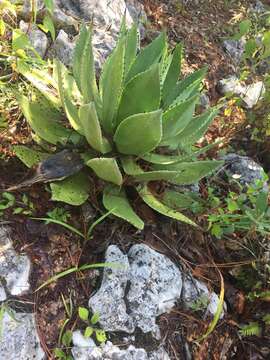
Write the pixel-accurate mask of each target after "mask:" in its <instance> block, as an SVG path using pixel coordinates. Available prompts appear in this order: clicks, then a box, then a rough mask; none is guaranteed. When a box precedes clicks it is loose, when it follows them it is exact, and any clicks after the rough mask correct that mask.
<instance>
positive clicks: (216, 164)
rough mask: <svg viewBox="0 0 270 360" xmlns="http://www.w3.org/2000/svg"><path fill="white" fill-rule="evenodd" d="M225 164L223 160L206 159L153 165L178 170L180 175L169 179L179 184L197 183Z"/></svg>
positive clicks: (162, 168) (161, 168)
mask: <svg viewBox="0 0 270 360" xmlns="http://www.w3.org/2000/svg"><path fill="white" fill-rule="evenodd" d="M222 165H223V161H214V160H205V161H194V162H181V163H176V164H172V165H153V167H154V168H155V169H156V170H167V171H171V172H173V171H176V172H178V175H177V176H175V177H174V178H173V179H168V181H170V182H172V183H174V184H178V185H188V184H193V183H197V182H198V181H199V180H200V179H202V178H203V177H205V176H207V175H209V174H211V173H212V172H213V171H215V170H217V169H219V168H220V167H221V166H222Z"/></svg>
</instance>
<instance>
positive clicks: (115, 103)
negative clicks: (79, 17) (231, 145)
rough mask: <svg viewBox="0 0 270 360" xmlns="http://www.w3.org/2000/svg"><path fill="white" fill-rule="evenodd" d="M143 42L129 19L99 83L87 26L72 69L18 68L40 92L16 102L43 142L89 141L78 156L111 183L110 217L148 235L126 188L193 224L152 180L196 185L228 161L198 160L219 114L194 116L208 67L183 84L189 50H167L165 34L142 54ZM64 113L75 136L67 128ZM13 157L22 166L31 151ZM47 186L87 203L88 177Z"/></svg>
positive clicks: (22, 64) (107, 195) (59, 196)
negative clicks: (183, 62) (170, 204)
mask: <svg viewBox="0 0 270 360" xmlns="http://www.w3.org/2000/svg"><path fill="white" fill-rule="evenodd" d="M138 36H139V35H138V29H137V26H136V25H134V26H133V27H132V28H131V29H130V30H128V29H127V28H126V26H125V22H124V21H123V24H122V27H121V31H120V35H119V39H118V42H117V45H116V47H115V49H114V50H113V52H112V54H111V55H110V56H109V57H108V59H107V60H106V62H105V64H104V66H103V69H102V72H101V77H100V79H99V83H98V82H97V80H96V76H95V67H94V58H93V50H92V45H91V38H92V31H91V30H89V29H88V28H87V27H86V26H82V28H81V32H80V35H79V39H78V41H77V44H76V48H75V52H74V57H73V66H72V72H70V71H69V70H68V69H66V68H65V66H64V65H63V64H61V63H60V62H59V61H55V62H54V67H53V77H51V76H50V75H49V74H48V73H46V72H45V71H44V70H42V69H41V70H40V69H33V68H32V67H30V66H29V64H28V63H27V61H24V60H20V61H18V62H17V71H19V72H20V73H21V74H22V75H23V76H25V77H26V78H27V79H28V80H29V81H31V82H32V83H33V84H34V85H35V86H36V87H37V88H38V89H39V90H40V92H36V93H34V95H33V96H32V95H31V96H30V97H25V96H19V98H20V100H19V103H20V106H21V109H22V111H23V114H24V116H25V118H26V119H27V121H28V123H29V125H30V126H31V128H32V129H33V131H34V132H35V134H36V135H37V136H38V137H39V138H41V139H43V140H44V141H46V142H48V143H50V144H52V145H54V146H55V145H56V146H57V145H59V144H62V145H64V146H65V145H66V144H67V142H68V141H71V142H73V143H76V144H77V146H78V134H79V139H80V140H79V143H80V144H84V145H81V146H82V147H81V148H80V154H81V157H82V159H83V160H84V162H85V165H86V166H87V167H88V168H90V169H91V170H92V172H93V173H94V174H95V175H96V176H97V177H99V178H100V179H102V180H103V181H104V191H103V204H104V206H105V208H106V209H107V210H108V211H111V212H112V214H113V215H115V216H118V217H120V218H123V219H125V220H126V221H128V222H130V223H131V224H132V225H134V226H135V227H137V228H138V229H142V228H143V226H144V223H143V221H142V219H141V218H140V217H139V216H138V215H137V214H136V212H135V211H134V209H133V207H132V206H131V205H130V202H129V198H128V195H127V191H126V190H128V189H130V188H132V187H133V188H134V189H135V191H136V192H137V194H138V195H139V197H140V198H141V199H142V201H144V202H145V203H146V204H147V205H148V206H150V207H152V208H153V209H154V210H156V211H158V212H160V213H161V214H163V215H166V216H169V217H171V218H174V219H177V220H179V221H184V222H186V223H188V224H191V225H193V226H196V224H195V223H194V222H193V221H192V220H190V219H189V218H187V217H186V216H184V215H183V214H182V213H180V212H179V211H176V210H174V209H171V208H169V207H168V206H167V205H166V204H165V203H164V202H162V197H164V194H162V196H157V194H156V192H155V182H161V181H162V182H164V181H165V182H169V183H172V184H177V185H184V184H192V183H194V182H198V181H199V180H200V179H201V178H203V177H204V176H206V175H208V174H210V173H212V172H213V171H214V170H216V169H217V168H219V167H220V166H221V164H222V161H209V160H204V161H198V160H197V159H196V158H197V155H198V152H196V151H194V148H193V144H194V143H196V142H197V141H198V140H199V139H200V138H201V137H202V136H203V134H204V133H205V131H206V130H207V128H208V126H209V124H210V123H211V122H212V121H213V119H214V117H215V116H216V114H217V112H218V108H214V109H210V110H208V111H206V112H205V113H203V114H201V115H199V116H195V117H194V116H193V114H194V110H195V106H196V104H197V103H198V99H199V93H200V89H201V83H202V79H203V77H204V75H205V73H206V69H201V70H198V71H196V72H195V73H193V74H191V75H189V76H188V77H186V78H180V80H179V77H180V73H181V67H180V66H181V59H182V46H181V45H177V47H176V48H175V50H174V51H173V52H171V51H169V50H168V44H167V41H166V36H165V34H164V33H162V34H161V35H159V36H158V37H157V38H156V39H155V40H154V41H153V42H152V43H151V44H150V45H148V46H147V47H146V48H144V49H142V50H141V51H139V52H138V51H137V50H138V45H139V42H138ZM37 79H38V80H37ZM62 110H64V112H65V115H66V118H67V119H68V120H69V124H70V126H71V127H72V129H73V130H71V129H69V128H67V127H64V126H63V125H62V123H61V122H60V119H61V118H62V113H61V111H62ZM75 135H76V136H75ZM14 150H15V152H16V153H17V155H18V156H19V158H20V159H21V160H22V161H25V159H24V155H25V147H22V146H20V147H17V148H16V147H15V149H14ZM28 150H29V149H28ZM31 151H32V154H33V157H35V152H34V150H31ZM202 152H203V151H201V150H200V152H199V153H202ZM28 155H29V151H28ZM39 155H40V153H39ZM47 155H48V154H47ZM25 164H26V165H27V164H29V161H25ZM50 187H51V192H52V200H57V201H64V202H66V203H69V204H71V205H81V204H82V203H84V202H85V201H86V199H87V198H88V192H89V181H88V178H87V176H86V174H85V172H81V173H79V174H76V175H74V176H72V177H70V178H67V179H65V180H63V181H59V182H57V183H56V182H52V183H51V184H50ZM169 191H170V190H169V189H167V190H165V193H168V192H169Z"/></svg>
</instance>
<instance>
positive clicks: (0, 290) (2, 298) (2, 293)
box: [0, 285, 7, 302]
mask: <svg viewBox="0 0 270 360" xmlns="http://www.w3.org/2000/svg"><path fill="white" fill-rule="evenodd" d="M6 298H7V294H6V292H5V289H4V288H3V286H1V285H0V302H2V301H5V300H6Z"/></svg>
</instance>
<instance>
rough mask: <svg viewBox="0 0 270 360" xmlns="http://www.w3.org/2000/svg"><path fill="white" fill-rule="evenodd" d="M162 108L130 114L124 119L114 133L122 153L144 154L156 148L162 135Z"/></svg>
mask: <svg viewBox="0 0 270 360" xmlns="http://www.w3.org/2000/svg"><path fill="white" fill-rule="evenodd" d="M161 116H162V110H156V111H153V112H149V113H145V114H136V115H132V116H129V117H128V118H126V119H125V120H124V121H122V122H121V123H120V124H119V126H118V128H117V130H116V132H115V135H114V141H115V144H116V146H117V149H118V151H119V152H120V153H122V154H127V155H142V154H146V153H148V152H150V151H152V150H154V149H155V148H156V147H157V146H158V144H159V143H160V140H161V137H162V118H161Z"/></svg>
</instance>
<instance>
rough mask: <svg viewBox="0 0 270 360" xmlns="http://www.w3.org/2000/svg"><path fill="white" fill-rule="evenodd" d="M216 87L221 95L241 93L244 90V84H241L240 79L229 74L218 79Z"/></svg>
mask: <svg viewBox="0 0 270 360" xmlns="http://www.w3.org/2000/svg"><path fill="white" fill-rule="evenodd" d="M217 89H218V91H219V92H220V93H221V94H222V95H226V94H228V93H233V94H234V95H242V94H244V92H245V89H246V88H245V86H243V85H242V84H241V82H240V80H239V79H238V78H237V77H236V76H235V75H232V76H229V77H227V78H226V79H222V80H219V82H218V84H217Z"/></svg>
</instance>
